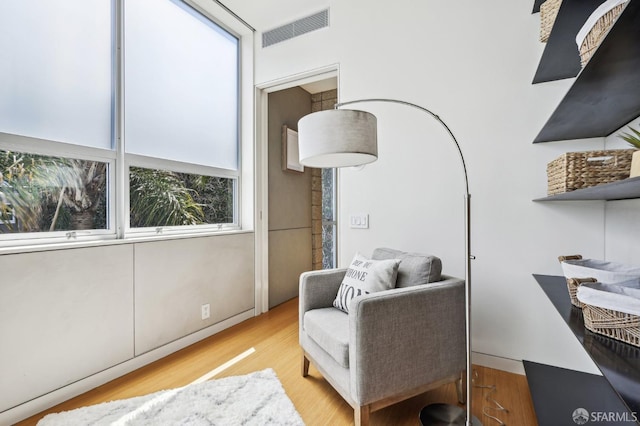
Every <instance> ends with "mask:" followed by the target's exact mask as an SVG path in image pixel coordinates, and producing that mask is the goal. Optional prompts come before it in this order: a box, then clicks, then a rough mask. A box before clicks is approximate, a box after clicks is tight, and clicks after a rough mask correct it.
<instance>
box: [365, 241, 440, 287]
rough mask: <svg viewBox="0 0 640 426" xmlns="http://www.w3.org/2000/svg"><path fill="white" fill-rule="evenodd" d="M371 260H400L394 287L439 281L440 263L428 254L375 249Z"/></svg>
mask: <svg viewBox="0 0 640 426" xmlns="http://www.w3.org/2000/svg"><path fill="white" fill-rule="evenodd" d="M371 258H372V259H376V260H382V259H400V260H401V262H400V267H399V268H398V279H397V281H396V287H411V286H414V285H419V284H428V283H432V282H436V281H440V279H441V278H440V275H441V273H442V261H441V260H440V259H439V258H437V257H436V256H432V255H429V254H419V253H407V252H403V251H399V250H394V249H390V248H377V249H375V250H374V251H373V255H372V256H371Z"/></svg>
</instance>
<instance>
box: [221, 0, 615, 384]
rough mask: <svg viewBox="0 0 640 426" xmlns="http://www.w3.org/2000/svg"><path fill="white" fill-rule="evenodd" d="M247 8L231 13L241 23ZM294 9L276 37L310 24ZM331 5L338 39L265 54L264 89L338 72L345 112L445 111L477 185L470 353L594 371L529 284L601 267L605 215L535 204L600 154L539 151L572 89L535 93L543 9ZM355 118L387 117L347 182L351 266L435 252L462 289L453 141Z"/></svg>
mask: <svg viewBox="0 0 640 426" xmlns="http://www.w3.org/2000/svg"><path fill="white" fill-rule="evenodd" d="M240 3H242V2H235V4H234V2H233V1H232V2H231V5H230V6H231V7H232V8H233V7H235V6H238V7H239V10H236V11H237V12H240V13H242V12H243V10H242V7H243V6H242V5H241V4H240ZM286 3H287V2H286V1H285V0H282V1H275V0H274V1H271V2H269V5H270V9H271V11H273V12H274V14H273V15H272V16H277V13H278V12H281V13H282V21H281V22H280V24H284V23H287V22H289V21H291V19H293V18H297V17H300V15H299V11H298V12H297V13H298V16H292V15H291V14H287V9H286ZM323 3H326V4H328V5H329V6H330V8H331V11H330V22H331V24H330V28H328V29H323V30H319V31H315V32H312V33H309V34H306V35H304V36H301V37H299V38H295V39H292V40H289V41H286V42H283V43H280V44H277V45H274V46H271V47H268V48H265V49H261V48H260V47H257V53H256V81H257V83H258V84H260V83H262V82H269V81H274V80H278V79H281V78H284V77H286V76H291V75H295V74H298V73H303V72H306V71H308V70H312V69H315V68H321V67H323V66H327V65H329V64H334V63H338V64H339V69H340V76H339V85H340V86H339V94H340V100H341V101H347V100H352V99H358V98H363V97H388V98H397V99H402V100H406V101H410V102H414V103H417V104H420V105H422V106H425V107H427V108H430V109H432V110H433V111H434V112H436V113H438V114H439V115H440V116H441V117H442V118H443V119H444V120H445V121H446V122H447V123H448V124H449V126H450V127H451V129H452V130H453V132H454V134H455V135H456V137H457V138H458V140H459V142H460V145H461V147H462V150H463V152H464V155H465V157H466V160H467V167H468V172H469V180H470V192H471V194H472V238H473V239H472V252H473V254H475V255H476V256H477V260H475V261H474V262H473V324H474V329H473V343H474V351H477V352H481V353H486V354H491V355H495V356H500V357H506V358H512V359H516V360H521V359H527V360H532V361H537V362H543V363H548V364H552V365H557V366H562V367H567V368H573V369H579V370H584V371H590V372H596V371H597V370H596V368H595V366H594V365H593V363H592V362H591V361H590V359H589V358H588V357H587V355H585V353H584V351H583V350H582V348H581V346H580V345H579V344H578V342H577V340H576V339H575V337H574V336H573V335H572V333H571V332H570V331H569V330H568V329H567V327H566V326H565V325H564V323H563V321H562V320H561V318H560V317H559V315H558V314H557V313H556V311H555V309H554V308H553V306H552V305H551V303H550V302H549V301H548V299H547V298H546V296H545V295H544V293H543V292H542V290H541V289H540V288H539V287H538V285H537V284H536V282H535V281H534V280H533V278H532V277H531V274H532V273H541V274H556V275H559V274H561V270H560V266H559V264H558V262H557V256H558V255H562V254H569V253H581V254H583V255H584V256H586V257H593V258H603V257H604V255H605V234H604V226H603V224H604V221H605V207H604V203H602V202H595V203H594V202H585V203H582V202H577V203H564V204H562V203H534V202H532V201H531V200H532V199H534V198H538V197H541V196H544V195H545V193H546V172H545V170H546V164H547V163H548V162H549V161H551V160H553V159H554V158H556V157H557V156H558V155H560V154H561V153H563V152H566V151H580V150H588V149H600V148H602V147H603V146H604V140H603V138H598V139H593V140H583V141H574V142H559V143H550V144H537V145H533V144H532V143H531V142H532V140H533V139H534V137H535V136H536V135H537V132H538V131H539V130H540V128H541V127H542V126H543V124H544V123H545V121H546V119H547V118H548V117H549V116H550V114H551V113H552V111H553V109H554V108H555V106H556V105H557V104H558V102H559V101H560V99H561V98H562V96H563V95H564V93H565V92H566V90H567V89H568V88H569V87H570V85H571V83H572V80H571V79H569V80H563V81H557V82H551V83H545V84H539V85H532V84H531V80H532V78H533V75H534V73H535V70H536V67H537V64H538V61H539V58H540V56H541V54H542V51H543V47H544V46H543V45H542V44H541V43H539V42H538V29H539V27H538V25H539V16H538V15H537V14H536V15H532V14H531V8H532V4H533V2H529V1H520V2H513V1H509V0H499V1H496V2H493V3H491V5H488V4H486V3H483V2H476V1H472V0H460V1H457V2H455V3H452V2H439V1H434V0H427V1H423V2H415V1H413V0H398V1H395V2H387V3H384V2H376V3H372V2H369V1H366V0H351V1H348V2H339V1H330V2H323ZM279 5H282V6H283V7H282V8H281V9H279V8H278V7H279ZM245 7H246V6H245ZM318 7H321V5H319V6H318ZM316 10H317V9H311V8H309V12H314V11H316ZM302 16H304V15H302ZM251 18H252V16H247V17H246V18H245V19H247V20H249V22H251V23H252V24H254V25H258V24H256V22H257V23H259V22H260V19H259V17H257V16H256V17H255V19H256V20H255V21H251ZM269 23H270V24H272V26H273V23H272V22H269ZM258 27H259V25H258ZM261 29H262V30H264V29H271V28H269V27H266V28H260V27H259V28H258V30H261ZM257 36H258V37H260V34H258V35H257ZM357 107H358V108H361V109H367V110H369V111H372V112H374V113H376V114H377V115H378V123H379V154H380V158H379V160H378V161H377V162H376V163H373V164H371V165H369V166H367V167H366V168H365V169H364V170H361V171H353V170H343V171H341V172H340V176H339V179H340V180H339V211H340V217H339V219H340V223H341V225H340V228H339V235H340V240H339V253H340V263H341V264H342V265H344V264H346V263H347V262H348V261H349V260H350V258H351V257H352V255H353V253H354V252H355V251H357V250H359V251H363V252H369V253H370V252H371V251H372V250H373V248H375V247H376V246H392V247H396V248H401V249H405V250H415V251H421V252H425V251H426V252H431V253H434V254H437V255H439V256H440V257H442V259H443V263H444V268H445V271H446V272H447V273H450V274H454V275H458V276H463V273H464V271H463V267H464V266H463V261H464V260H463V257H464V256H463V254H464V252H463V250H464V249H463V247H464V245H463V204H462V203H463V198H462V194H463V186H462V178H461V169H460V166H459V163H458V159H457V158H456V153H455V150H454V149H453V147H452V145H451V144H450V141H449V140H448V138H447V135H446V134H445V133H444V131H443V130H442V129H441V128H439V127H438V125H437V124H436V123H435V121H433V120H431V119H430V118H428V117H427V116H426V115H424V114H421V113H419V112H417V111H413V110H411V109H408V108H406V107H402V106H389V105H374V104H361V105H357ZM354 213H368V214H369V215H370V229H368V230H354V229H349V228H348V227H347V225H346V224H347V223H348V216H349V215H350V214H354ZM607 243H608V244H609V243H610V244H615V242H612V241H611V242H610V241H608V242H607Z"/></svg>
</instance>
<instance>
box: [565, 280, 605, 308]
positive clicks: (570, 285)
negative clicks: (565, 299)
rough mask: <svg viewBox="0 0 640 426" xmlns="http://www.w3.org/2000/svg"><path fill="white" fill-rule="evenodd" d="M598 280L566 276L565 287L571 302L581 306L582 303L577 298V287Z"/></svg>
mask: <svg viewBox="0 0 640 426" xmlns="http://www.w3.org/2000/svg"><path fill="white" fill-rule="evenodd" d="M595 282H598V280H596V279H595V278H567V289H568V290H569V299H571V304H572V305H573V306H575V307H577V308H582V307H583V306H584V303H582V302H581V301H579V300H578V287H580V285H581V284H584V283H595Z"/></svg>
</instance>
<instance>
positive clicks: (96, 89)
mask: <svg viewBox="0 0 640 426" xmlns="http://www.w3.org/2000/svg"><path fill="white" fill-rule="evenodd" d="M112 8H113V4H112V2H111V1H110V0H100V1H90V2H89V1H86V0H56V1H49V0H2V1H1V2H0V132H3V133H11V134H17V135H23V136H31V137H37V138H41V139H48V140H54V141H60V142H67V143H72V144H76V145H85V146H90V147H96V148H106V149H111V148H112V80H113V77H112V76H113V74H112V72H113V54H112V36H111V28H112V22H113V18H112V16H113V9H112Z"/></svg>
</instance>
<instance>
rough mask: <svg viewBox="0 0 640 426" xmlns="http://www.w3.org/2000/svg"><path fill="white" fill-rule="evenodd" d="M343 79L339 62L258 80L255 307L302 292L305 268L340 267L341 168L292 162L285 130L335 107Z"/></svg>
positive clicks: (261, 308)
mask: <svg viewBox="0 0 640 426" xmlns="http://www.w3.org/2000/svg"><path fill="white" fill-rule="evenodd" d="M337 87H338V82H337V70H336V69H335V68H333V69H332V70H330V71H323V72H319V73H316V74H315V75H313V76H306V77H303V78H297V79H296V78H293V79H290V80H289V81H284V82H280V83H279V84H272V85H270V86H269V87H262V88H260V87H259V88H258V92H257V101H258V103H257V105H258V114H257V116H258V126H257V129H258V134H257V141H258V143H257V147H256V154H257V159H258V171H257V174H258V182H257V183H258V185H257V189H256V191H257V197H256V199H257V200H256V206H257V208H258V210H259V211H257V212H256V213H257V214H256V217H258V218H261V220H259V223H257V224H256V259H257V265H256V266H257V272H258V273H257V275H258V276H259V279H257V280H256V284H257V285H256V314H258V313H260V311H261V312H264V311H267V310H268V309H270V308H272V307H274V306H276V305H278V304H280V303H283V302H285V301H287V300H290V299H291V298H294V297H297V296H298V279H299V276H300V274H301V273H302V272H305V271H309V270H312V269H323V268H329V267H335V264H336V261H335V259H336V247H337V235H336V230H337V226H336V224H337V223H336V208H337V204H336V185H335V183H336V172H335V170H333V169H326V170H323V169H309V168H305V170H304V171H300V170H290V169H287V167H286V156H285V157H283V134H284V133H283V132H285V131H286V129H289V130H292V131H294V132H297V122H298V120H299V119H300V118H302V117H303V116H304V115H307V114H309V113H311V112H315V111H319V110H322V109H333V106H334V104H335V103H336V102H337ZM285 149H286V148H285Z"/></svg>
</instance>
